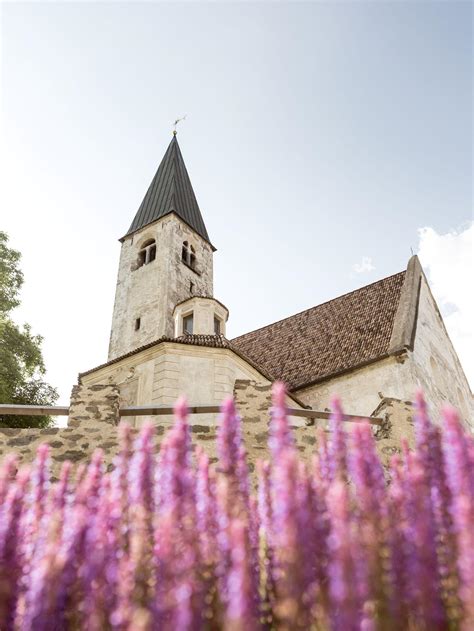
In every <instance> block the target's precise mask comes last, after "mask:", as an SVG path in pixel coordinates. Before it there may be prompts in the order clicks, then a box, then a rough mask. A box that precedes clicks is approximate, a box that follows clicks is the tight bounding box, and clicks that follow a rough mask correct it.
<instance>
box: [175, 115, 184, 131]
mask: <svg viewBox="0 0 474 631" xmlns="http://www.w3.org/2000/svg"><path fill="white" fill-rule="evenodd" d="M185 118H186V114H185V115H184V116H183V117H182V118H177V119H176V120H175V121H174V129H173V136H176V134H177V133H178V132H177V131H176V125H177V124H178V123H180V122H181V121H184V119H185Z"/></svg>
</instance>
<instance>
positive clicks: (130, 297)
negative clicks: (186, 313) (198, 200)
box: [109, 213, 213, 360]
mask: <svg viewBox="0 0 474 631" xmlns="http://www.w3.org/2000/svg"><path fill="white" fill-rule="evenodd" d="M149 239H155V242H156V258H155V260H154V261H152V262H151V263H149V264H148V265H142V266H141V267H138V268H137V261H138V253H139V251H140V248H141V246H142V245H143V243H145V241H148V240H149ZM183 241H187V242H188V243H189V244H191V245H192V246H193V247H194V249H195V251H196V269H195V270H193V269H191V268H190V267H189V266H187V265H186V264H185V263H183V261H182V260H181V251H182V245H183ZM193 295H197V296H209V297H212V295H213V261H212V248H211V246H210V245H209V243H207V242H206V241H205V240H204V239H202V238H201V237H200V236H199V235H198V234H196V233H195V232H194V230H192V229H191V228H189V227H188V226H187V225H186V224H185V223H184V222H183V221H181V220H180V219H179V218H178V217H177V216H176V215H175V214H173V213H172V214H170V215H167V216H166V217H163V218H162V219H160V220H158V221H157V222H155V223H153V224H151V225H149V226H146V227H145V228H143V229H142V230H139V231H138V232H136V233H135V234H133V235H131V236H130V237H127V238H126V239H125V241H124V242H123V243H122V249H121V253H120V262H119V271H118V277H117V287H116V293H115V304H114V312H113V318H112V329H111V334H110V344H109V360H110V359H115V358H116V357H120V356H121V355H125V354H126V353H128V352H130V351H132V350H134V349H135V348H138V347H140V346H143V345H145V344H148V343H149V342H153V341H154V340H157V339H158V338H160V337H161V336H163V335H166V336H169V337H173V335H174V322H173V309H174V307H175V306H176V304H177V303H179V302H181V301H183V300H186V299H187V298H190V297H191V296H193ZM137 318H140V328H139V330H135V322H136V320H137Z"/></svg>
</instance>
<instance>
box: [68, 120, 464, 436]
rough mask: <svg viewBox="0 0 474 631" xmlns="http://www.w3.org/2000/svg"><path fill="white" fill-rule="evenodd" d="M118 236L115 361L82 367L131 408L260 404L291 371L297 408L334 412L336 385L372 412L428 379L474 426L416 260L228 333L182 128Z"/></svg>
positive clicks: (352, 408) (358, 410) (354, 406)
mask: <svg viewBox="0 0 474 631" xmlns="http://www.w3.org/2000/svg"><path fill="white" fill-rule="evenodd" d="M120 242H121V254H120V263H119V269H118V274H117V286H116V293H115V304H114V310H113V317H112V326H111V333H110V344H109V354H108V359H107V361H106V362H105V363H103V364H102V365H100V366H97V367H95V368H92V369H90V370H87V371H86V372H83V373H81V374H80V375H79V384H80V385H81V386H84V387H89V386H94V385H97V384H102V385H103V384H108V385H114V386H117V387H118V388H119V392H120V401H121V405H124V406H139V405H149V404H155V405H160V404H161V405H169V404H170V403H173V402H174V401H175V400H176V399H177V397H178V396H179V395H181V394H185V395H186V397H187V399H188V401H189V402H190V403H191V404H192V405H216V404H219V403H221V402H222V400H223V398H224V397H225V396H228V395H231V394H235V393H236V388H240V390H241V392H240V401H242V397H244V403H246V404H248V406H250V407H251V401H250V399H251V398H254V397H256V394H255V392H256V391H257V392H258V390H259V388H260V389H261V390H264V389H265V388H266V389H267V390H268V385H269V384H270V383H271V382H273V381H275V380H277V379H281V380H283V381H284V382H285V383H286V384H287V386H288V391H289V397H290V398H291V400H292V405H293V406H294V407H298V406H299V407H306V408H308V407H309V408H311V409H313V410H319V411H327V410H328V408H329V402H330V398H331V396H332V394H333V393H338V394H339V395H340V397H341V398H342V401H343V403H344V406H345V410H346V412H347V413H348V414H354V415H360V416H366V417H370V416H373V415H375V414H376V413H377V410H378V409H379V408H380V404H381V401H390V400H397V401H403V402H407V401H411V400H413V395H414V392H415V391H416V389H417V388H420V387H421V388H422V389H423V390H424V392H425V396H426V398H427V401H428V404H429V406H430V408H431V410H432V413H433V415H434V416H435V417H436V415H437V410H439V408H440V407H441V406H442V405H443V404H445V403H447V402H449V403H451V404H452V405H454V406H455V407H457V408H458V409H459V411H460V413H461V415H462V417H463V418H464V420H465V422H466V423H468V424H470V423H472V411H473V403H472V393H471V390H470V387H469V384H468V382H467V379H466V376H465V374H464V372H463V369H462V366H461V364H460V362H459V359H458V357H457V355H456V352H455V350H454V348H453V346H452V343H451V341H450V339H449V336H448V334H447V332H446V328H445V326H444V323H443V319H442V317H441V314H440V312H439V309H438V307H437V305H436V302H435V300H434V298H433V295H432V293H431V291H430V287H429V284H428V282H427V279H426V277H425V275H424V273H423V270H422V267H421V265H420V262H419V260H418V258H417V257H416V256H412V258H411V259H410V260H409V261H408V264H407V268H406V269H404V270H402V271H398V272H397V273H394V274H393V275H392V276H389V277H387V278H383V279H381V280H379V281H377V282H374V283H371V284H370V285H367V286H365V287H362V288H360V289H357V290H355V291H352V292H350V293H347V294H345V295H343V296H339V297H335V298H334V299H333V300H329V301H328V302H325V303H323V304H320V305H316V306H314V307H312V308H310V309H307V310H306V311H303V312H301V313H297V314H295V315H292V316H290V317H287V318H285V319H283V320H280V321H278V322H271V314H269V324H268V325H267V326H264V327H262V328H260V329H257V330H255V331H251V332H249V333H246V334H244V335H241V336H239V337H237V338H235V339H230V340H229V339H228V338H227V336H226V325H227V321H228V319H229V317H231V314H230V311H229V308H228V306H226V305H224V304H222V303H221V302H220V301H219V299H218V297H216V296H214V287H213V254H214V252H215V251H216V248H215V247H214V244H213V242H212V240H211V237H210V236H209V233H208V231H207V228H206V225H205V222H204V218H203V215H202V213H201V211H200V208H199V205H198V202H197V199H196V196H195V194H194V191H193V187H192V184H191V180H190V177H189V175H188V172H187V169H186V166H185V163H184V160H183V156H182V154H181V150H180V147H179V144H178V140H177V137H176V132H174V134H173V137H172V140H171V142H170V144H169V146H168V148H167V150H166V153H165V155H164V157H163V159H162V161H161V163H160V165H159V167H158V170H157V172H156V174H155V176H154V178H153V179H152V181H151V184H150V186H149V188H148V191H147V192H146V194H145V197H144V199H143V201H142V203H141V205H140V207H139V209H138V211H137V213H136V215H135V217H134V218H133V221H132V223H131V225H130V227H129V229H128V230H127V232H126V233H125V234H124V235H123V236H122V238H121V239H120ZM250 386H251V387H250ZM245 397H247V400H245ZM257 398H258V397H257ZM238 400H239V399H238ZM244 407H245V406H244ZM258 410H260V408H257V410H254V411H258ZM260 411H261V410H260ZM210 420H212V419H207V421H210ZM142 421H143V417H140V418H138V417H137V418H135V419H133V422H134V423H135V424H139V423H141V422H142ZM200 422H206V420H204V421H203V420H202V419H201V420H200Z"/></svg>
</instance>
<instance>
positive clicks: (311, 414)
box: [0, 404, 383, 425]
mask: <svg viewBox="0 0 474 631" xmlns="http://www.w3.org/2000/svg"><path fill="white" fill-rule="evenodd" d="M188 409H189V414H218V413H219V412H220V406H219V405H212V404H209V405H204V404H200V405H188ZM287 412H288V415H289V416H300V417H304V418H307V419H310V420H313V421H315V420H321V421H327V420H329V418H330V416H331V414H330V413H329V412H318V411H317V410H311V409H304V408H287ZM119 414H120V417H122V416H124V417H125V416H165V415H169V414H173V406H172V405H127V406H124V407H121V408H120V409H119ZM0 415H4V416H68V415H69V407H67V406H61V405H10V404H0ZM365 420H367V421H368V422H369V423H370V424H371V425H381V424H382V423H383V419H381V418H379V417H376V416H375V417H374V416H369V417H367V416H363V415H357V414H344V421H346V422H348V423H357V422H361V421H365Z"/></svg>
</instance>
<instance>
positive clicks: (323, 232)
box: [0, 1, 474, 404]
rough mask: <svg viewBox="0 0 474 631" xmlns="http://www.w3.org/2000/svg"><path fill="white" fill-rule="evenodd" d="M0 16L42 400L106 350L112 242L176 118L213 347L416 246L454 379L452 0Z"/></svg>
mask: <svg viewBox="0 0 474 631" xmlns="http://www.w3.org/2000/svg"><path fill="white" fill-rule="evenodd" d="M0 11H1V23H0V34H1V61H0V71H1V76H0V92H1V94H0V96H1V134H2V135H1V138H2V143H1V146H2V151H1V160H2V165H1V171H0V172H1V175H2V182H1V185H0V189H1V190H0V213H1V221H0V229H3V230H5V231H6V232H7V233H8V234H9V236H10V241H11V245H12V246H13V247H15V248H16V249H18V250H20V251H21V252H22V255H23V257H22V269H23V271H24V274H25V284H24V288H23V291H22V305H21V307H20V308H19V309H18V310H17V311H16V313H15V318H16V320H17V321H18V322H20V323H21V322H29V323H30V324H31V325H32V327H33V331H34V332H36V333H40V334H41V335H43V336H44V342H43V349H44V357H45V361H46V365H47V369H48V373H47V378H48V380H49V381H50V383H52V384H53V385H55V386H56V387H58V389H59V392H60V400H59V402H60V403H64V404H67V403H68V401H69V394H70V390H71V387H72V385H73V384H74V383H76V381H77V374H78V372H79V371H84V370H87V369H90V368H92V367H94V366H95V365H98V364H101V363H103V362H104V361H106V359H107V348H108V340H109V334H110V324H111V318H112V308H113V300H114V292H115V282H116V274H117V266H118V259H119V253H120V245H119V242H118V238H119V237H121V236H123V234H124V233H125V232H126V230H127V229H128V227H129V225H130V223H131V221H132V219H133V217H134V215H135V213H136V211H137V209H138V207H139V205H140V203H141V200H142V198H143V196H144V194H145V192H146V190H147V188H148V185H149V183H150V181H151V179H152V177H153V175H154V173H155V171H156V169H157V167H158V164H159V162H160V160H161V158H162V156H163V154H164V152H165V150H166V148H167V146H168V143H169V142H170V140H171V132H172V123H173V121H174V120H175V119H176V118H177V117H178V116H183V115H186V120H185V121H183V122H182V123H180V124H179V127H178V132H179V133H178V139H179V143H180V147H181V150H182V153H183V156H184V160H185V162H186V165H187V168H188V172H189V174H190V177H191V181H192V184H193V187H194V191H195V193H196V196H197V199H198V202H199V205H200V208H201V212H202V214H203V217H204V220H205V223H206V226H207V229H208V232H209V235H210V238H211V241H212V243H213V244H214V245H215V246H216V247H217V252H216V253H215V255H214V295H215V297H216V298H218V299H219V300H221V301H222V302H223V303H224V304H226V305H227V306H228V307H229V310H230V317H229V322H228V326H227V336H228V337H229V338H232V337H235V336H237V335H240V334H242V333H245V332H247V331H250V330H254V329H256V328H258V327H260V326H263V325H265V324H269V323H270V322H273V321H276V320H279V319H281V318H284V317H286V316H289V315H291V314H293V313H296V312H298V311H301V310H303V309H306V308H309V307H312V306H314V305H316V304H319V303H321V302H324V301H326V300H329V299H331V298H334V297H336V296H338V295H341V294H343V293H345V292H348V291H351V290H353V289H356V288H357V287H360V286H363V285H365V284H368V283H370V282H373V281H376V280H378V279H380V278H383V277H385V276H389V275H391V274H394V273H397V272H399V271H401V270H403V269H405V268H406V265H407V262H408V259H409V257H410V255H411V253H412V252H413V253H419V255H420V259H421V261H422V264H423V265H424V267H425V271H426V272H427V274H428V277H429V279H430V282H431V285H432V288H433V291H434V294H435V297H436V298H437V300H438V303H439V305H440V308H441V311H442V313H443V314H444V316H445V320H446V324H447V327H448V331H449V333H450V336H451V338H452V340H453V343H454V344H455V347H456V349H457V351H458V353H459V355H460V357H461V360H462V362H463V364H464V368H465V371H466V373H467V374H468V376H469V378H470V381H471V385H472V383H473V382H474V361H473V359H472V357H473V354H472V341H473V338H472V325H471V322H473V321H474V307H473V300H472V271H473V269H472V267H473V228H472V219H473V217H472V117H471V113H472V6H471V4H470V3H469V2H465V3H459V2H455V1H451V2H410V1H408V2H398V1H394V2H358V1H352V2H325V3H323V2H313V3H296V2H286V3H281V2H280V3H269V2H261V3H251V2H245V3H243V2H242V3H199V2H191V3H173V4H166V3H150V2H147V3H139V2H133V3H123V2H122V3H115V2H106V3H84V2H76V3H73V2H61V3H42V2H35V3H29V4H28V3H20V2H15V3H3V4H1V6H0ZM469 287H471V289H469Z"/></svg>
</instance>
